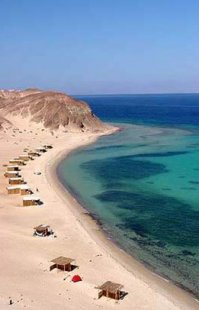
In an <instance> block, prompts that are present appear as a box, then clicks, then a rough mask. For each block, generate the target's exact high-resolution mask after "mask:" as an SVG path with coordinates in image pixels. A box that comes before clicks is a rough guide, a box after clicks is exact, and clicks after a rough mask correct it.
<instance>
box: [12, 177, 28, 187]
mask: <svg viewBox="0 0 199 310" xmlns="http://www.w3.org/2000/svg"><path fill="white" fill-rule="evenodd" d="M24 183H25V182H24V179H23V178H22V177H16V178H10V179H9V184H10V185H16V184H24Z"/></svg>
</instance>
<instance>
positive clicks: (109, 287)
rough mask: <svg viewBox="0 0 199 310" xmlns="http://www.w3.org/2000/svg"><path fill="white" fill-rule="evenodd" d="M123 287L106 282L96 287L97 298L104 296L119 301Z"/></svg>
mask: <svg viewBox="0 0 199 310" xmlns="http://www.w3.org/2000/svg"><path fill="white" fill-rule="evenodd" d="M122 287H123V285H121V284H118V283H114V282H111V281H107V282H105V283H104V284H102V285H100V286H98V287H97V289H99V290H100V291H99V293H98V298H101V297H102V296H106V297H109V298H112V299H116V300H119V299H120V298H121V296H122V292H121V289H122Z"/></svg>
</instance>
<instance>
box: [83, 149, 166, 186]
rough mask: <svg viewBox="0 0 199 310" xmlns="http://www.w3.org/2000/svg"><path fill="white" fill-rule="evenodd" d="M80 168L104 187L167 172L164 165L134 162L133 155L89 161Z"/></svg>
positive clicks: (140, 161)
mask: <svg viewBox="0 0 199 310" xmlns="http://www.w3.org/2000/svg"><path fill="white" fill-rule="evenodd" d="M81 168H83V169H84V170H87V171H88V172H89V173H90V174H92V175H93V176H94V177H96V178H97V179H100V181H101V182H102V183H103V185H105V186H106V185H108V184H109V183H110V182H115V181H116V182H118V181H120V180H127V179H133V180H139V179H143V178H147V177H150V176H154V175H157V174H161V173H166V172H168V170H167V169H166V167H165V165H163V164H158V163H153V162H151V161H145V160H144V161H142V160H135V159H134V155H132V156H121V157H117V158H114V157H111V158H107V159H101V160H91V161H88V162H85V163H83V164H81Z"/></svg>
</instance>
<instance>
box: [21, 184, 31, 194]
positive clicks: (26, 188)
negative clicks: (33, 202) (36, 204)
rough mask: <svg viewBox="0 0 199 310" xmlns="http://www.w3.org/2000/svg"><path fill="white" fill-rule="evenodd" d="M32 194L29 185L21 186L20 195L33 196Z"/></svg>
mask: <svg viewBox="0 0 199 310" xmlns="http://www.w3.org/2000/svg"><path fill="white" fill-rule="evenodd" d="M31 194H33V191H32V190H31V188H30V187H29V186H28V185H26V184H22V185H20V195H31Z"/></svg>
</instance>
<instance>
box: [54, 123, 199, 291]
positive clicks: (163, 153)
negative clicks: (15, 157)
mask: <svg viewBox="0 0 199 310" xmlns="http://www.w3.org/2000/svg"><path fill="white" fill-rule="evenodd" d="M137 119H138V118H137ZM138 123H139V122H138ZM142 123H143V119H142ZM146 123H147V122H146ZM120 126H122V127H123V130H122V131H120V132H118V133H116V134H114V135H111V136H106V137H102V138H100V139H99V140H98V141H97V142H96V143H95V144H93V145H91V146H88V147H86V148H85V149H82V150H78V151H77V152H75V153H73V154H71V156H69V157H68V158H67V159H66V160H64V161H63V162H62V163H61V164H60V165H59V167H58V174H59V176H60V178H61V181H62V182H63V184H64V185H65V186H67V187H68V188H69V189H70V190H71V191H72V192H73V193H74V194H75V195H76V196H77V197H78V199H79V200H80V202H81V203H82V204H83V205H84V206H85V207H86V208H87V209H88V210H89V211H90V212H91V213H92V214H93V215H94V216H95V217H96V218H97V219H99V220H100V222H101V223H102V227H103V229H104V230H105V231H106V232H107V234H108V235H109V237H111V238H112V239H113V240H114V241H116V242H117V243H118V244H119V246H120V247H122V248H123V249H124V250H126V251H127V252H128V253H130V254H132V255H133V256H134V257H136V258H137V259H138V260H140V261H142V262H144V263H145V264H147V265H148V266H149V267H150V268H152V269H153V270H155V271H156V272H157V273H160V274H162V275H164V276H166V277H168V278H169V279H171V280H172V281H174V282H176V283H178V284H179V285H181V286H183V287H184V288H186V289H187V290H189V291H191V292H193V293H194V294H195V295H196V296H199V238H198V236H199V195H198V192H199V191H198V190H199V177H198V174H199V134H198V129H197V126H195V125H194V127H193V126H190V124H186V125H184V124H183V125H181V126H173V125H170V126H169V124H168V125H167V127H165V126H164V127H162V126H161V124H155V125H154V123H153V124H151V125H149V124H147V126H143V125H136V126H135V125H133V124H131V123H130V121H128V122H126V123H125V124H121V123H120ZM190 128H191V129H190Z"/></svg>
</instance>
